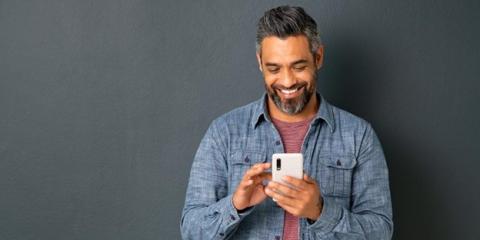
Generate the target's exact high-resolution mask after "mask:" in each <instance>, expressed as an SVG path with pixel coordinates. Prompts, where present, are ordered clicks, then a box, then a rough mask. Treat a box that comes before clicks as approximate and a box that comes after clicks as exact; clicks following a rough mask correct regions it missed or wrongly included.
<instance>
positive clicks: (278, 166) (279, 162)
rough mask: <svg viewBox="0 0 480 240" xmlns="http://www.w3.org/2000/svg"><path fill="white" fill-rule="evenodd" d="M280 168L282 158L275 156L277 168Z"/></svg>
mask: <svg viewBox="0 0 480 240" xmlns="http://www.w3.org/2000/svg"><path fill="white" fill-rule="evenodd" d="M280 169H282V159H280V158H277V170H279V171H280Z"/></svg>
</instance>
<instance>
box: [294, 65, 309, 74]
mask: <svg viewBox="0 0 480 240" xmlns="http://www.w3.org/2000/svg"><path fill="white" fill-rule="evenodd" d="M305 68H307V66H306V65H301V66H294V67H293V70H295V71H297V72H301V71H303V70H305Z"/></svg>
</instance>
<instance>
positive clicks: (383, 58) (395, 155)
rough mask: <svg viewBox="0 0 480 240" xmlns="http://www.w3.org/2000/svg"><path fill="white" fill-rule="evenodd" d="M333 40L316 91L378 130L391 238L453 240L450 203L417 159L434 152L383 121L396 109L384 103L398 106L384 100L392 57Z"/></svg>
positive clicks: (372, 47)
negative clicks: (390, 208)
mask: <svg viewBox="0 0 480 240" xmlns="http://www.w3.org/2000/svg"><path fill="white" fill-rule="evenodd" d="M345 39H355V41H353V40H350V41H348V40H345ZM331 42H333V43H334V44H333V45H329V46H327V47H326V49H325V52H326V53H325V54H326V55H325V62H324V66H323V69H322V70H321V72H320V74H319V79H318V83H319V84H318V88H319V91H320V92H321V93H322V94H323V95H324V96H325V97H326V99H327V100H328V101H329V102H331V103H332V104H334V105H336V106H338V107H340V108H343V109H345V110H347V111H349V112H352V113H354V114H356V115H358V116H361V117H362V118H364V119H366V120H367V121H369V122H370V123H372V125H373V127H374V129H375V131H376V132H377V135H378V136H379V138H380V140H381V142H382V145H383V150H384V152H385V156H386V159H387V163H388V166H389V170H390V187H391V193H392V202H393V214H394V224H395V230H394V239H453V237H454V236H453V235H452V233H451V231H450V232H449V230H448V229H449V225H450V222H449V217H448V216H446V214H445V213H442V209H446V208H447V207H448V203H447V202H442V201H444V200H442V198H441V197H440V196H439V194H438V192H435V189H438V187H436V186H434V184H433V181H430V180H429V177H428V176H429V174H428V172H429V171H431V170H430V169H431V168H430V169H429V166H422V165H421V163H422V162H424V161H420V160H421V159H425V158H428V159H432V158H435V157H436V156H435V151H434V149H425V148H422V147H420V146H421V143H418V142H416V140H415V139H412V137H409V136H408V133H407V132H405V133H401V135H399V134H398V132H395V131H394V127H395V126H397V125H398V124H402V123H401V121H398V122H388V121H389V120H388V119H389V118H386V117H384V116H385V114H388V113H389V112H390V111H396V110H395V109H392V108H391V106H388V104H385V102H387V103H388V102H392V101H400V102H401V99H388V98H392V95H393V94H391V93H389V91H392V90H391V89H389V88H388V79H392V78H391V77H389V75H390V76H391V72H392V71H390V70H389V69H392V68H394V67H395V66H391V64H389V62H391V61H388V59H391V58H389V57H392V56H388V53H387V51H382V49H379V47H378V45H375V44H374V43H371V44H370V45H369V44H365V42H367V41H364V42H361V41H358V37H348V38H342V39H333V40H332V41H331ZM409 97H411V96H409ZM415 97H418V98H419V99H421V96H415ZM387 99H388V101H384V100H387ZM397 115H398V114H397ZM398 120H399V119H398ZM390 121H391V120H390Z"/></svg>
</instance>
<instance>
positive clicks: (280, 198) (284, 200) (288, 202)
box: [265, 187, 296, 207]
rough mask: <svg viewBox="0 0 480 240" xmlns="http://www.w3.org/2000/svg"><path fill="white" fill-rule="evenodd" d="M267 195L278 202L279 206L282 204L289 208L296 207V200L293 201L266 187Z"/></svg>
mask: <svg viewBox="0 0 480 240" xmlns="http://www.w3.org/2000/svg"><path fill="white" fill-rule="evenodd" d="M265 194H267V196H269V197H271V198H272V200H273V201H275V202H277V204H279V205H280V204H281V205H283V206H289V207H294V206H295V202H296V201H295V200H294V199H291V198H289V197H287V196H285V195H283V194H281V193H278V192H275V191H273V190H272V189H271V188H269V187H265Z"/></svg>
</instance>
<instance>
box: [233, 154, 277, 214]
mask: <svg viewBox="0 0 480 240" xmlns="http://www.w3.org/2000/svg"><path fill="white" fill-rule="evenodd" d="M270 166H271V163H259V164H255V165H253V166H252V167H251V168H250V169H248V170H247V172H245V175H243V178H242V181H241V182H240V184H239V185H238V187H237V190H235V193H234V194H233V200H232V201H233V206H234V207H235V208H236V209H237V210H243V209H245V208H248V207H250V206H254V205H257V204H259V203H261V202H263V200H265V198H267V195H265V191H264V188H265V186H263V184H262V182H263V180H267V179H271V176H272V175H271V173H267V172H265V170H267V169H269V168H270Z"/></svg>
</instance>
